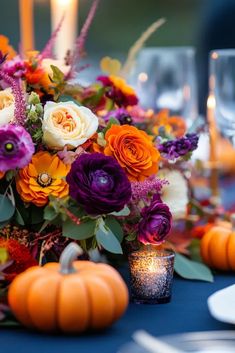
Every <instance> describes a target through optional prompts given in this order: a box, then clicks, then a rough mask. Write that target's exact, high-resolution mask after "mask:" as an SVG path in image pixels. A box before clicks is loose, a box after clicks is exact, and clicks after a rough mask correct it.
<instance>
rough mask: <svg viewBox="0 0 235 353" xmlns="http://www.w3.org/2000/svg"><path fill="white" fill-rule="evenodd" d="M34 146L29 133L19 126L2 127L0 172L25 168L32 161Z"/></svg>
mask: <svg viewBox="0 0 235 353" xmlns="http://www.w3.org/2000/svg"><path fill="white" fill-rule="evenodd" d="M33 153H34V144H33V141H32V138H31V136H30V135H29V133H28V132H27V131H26V130H25V129H24V128H23V127H22V126H19V125H11V124H7V125H3V126H1V127H0V171H1V172H6V171H8V170H11V169H16V168H23V167H25V166H26V165H27V164H29V162H30V161H31V158H32V155H33Z"/></svg>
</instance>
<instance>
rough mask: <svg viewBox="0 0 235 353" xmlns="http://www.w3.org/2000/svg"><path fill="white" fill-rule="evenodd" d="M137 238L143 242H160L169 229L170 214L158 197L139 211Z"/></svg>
mask: <svg viewBox="0 0 235 353" xmlns="http://www.w3.org/2000/svg"><path fill="white" fill-rule="evenodd" d="M141 216H142V219H141V221H140V223H139V231H138V233H139V234H138V240H139V241H140V242H141V243H143V244H156V245H157V244H161V243H162V242H163V241H164V239H165V238H166V236H167V234H168V233H169V232H170V230H171V222H172V215H171V212H170V210H169V207H168V206H167V205H166V204H165V203H163V202H162V201H161V200H160V198H159V197H154V198H153V200H152V202H151V204H150V206H146V207H144V208H143V209H142V211H141Z"/></svg>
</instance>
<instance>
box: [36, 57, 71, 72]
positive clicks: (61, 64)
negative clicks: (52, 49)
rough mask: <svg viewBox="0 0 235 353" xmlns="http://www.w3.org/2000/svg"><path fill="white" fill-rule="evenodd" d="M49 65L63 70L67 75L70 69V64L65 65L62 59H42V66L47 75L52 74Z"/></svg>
mask: <svg viewBox="0 0 235 353" xmlns="http://www.w3.org/2000/svg"><path fill="white" fill-rule="evenodd" d="M51 65H53V66H56V67H58V69H60V71H61V72H63V74H64V75H67V74H68V72H69V70H70V66H69V65H65V63H64V61H63V60H53V59H43V60H42V67H43V69H44V70H45V71H46V72H47V73H48V75H49V76H52V75H53V71H52V68H51Z"/></svg>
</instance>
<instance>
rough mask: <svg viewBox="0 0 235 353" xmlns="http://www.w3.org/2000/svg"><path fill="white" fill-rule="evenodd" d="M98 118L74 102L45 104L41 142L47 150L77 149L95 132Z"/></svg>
mask: <svg viewBox="0 0 235 353" xmlns="http://www.w3.org/2000/svg"><path fill="white" fill-rule="evenodd" d="M97 128H98V118H97V116H96V115H95V114H93V113H92V111H91V110H90V109H88V108H86V107H82V106H78V105H77V104H75V103H74V102H70V101H69V102H61V103H54V102H47V103H46V105H45V107H44V117H43V121H42V130H43V141H44V143H45V144H46V145H47V146H48V147H49V148H52V149H53V148H54V149H59V150H61V149H63V148H64V147H65V146H67V147H68V148H69V149H74V148H77V147H78V146H80V145H82V144H83V143H85V142H86V141H87V140H88V139H89V138H90V137H91V136H92V135H93V134H94V133H95V132H96V130H97Z"/></svg>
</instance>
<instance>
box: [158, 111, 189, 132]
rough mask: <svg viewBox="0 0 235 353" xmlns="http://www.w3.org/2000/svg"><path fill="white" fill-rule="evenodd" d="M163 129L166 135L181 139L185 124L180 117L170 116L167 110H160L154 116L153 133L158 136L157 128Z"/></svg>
mask: <svg viewBox="0 0 235 353" xmlns="http://www.w3.org/2000/svg"><path fill="white" fill-rule="evenodd" d="M162 126H163V127H164V128H165V131H166V132H167V133H170V134H172V135H174V136H175V137H182V136H184V134H185V133H186V129H187V126H186V122H185V120H184V119H183V118H182V117H181V116H170V115H169V110H168V109H162V110H161V111H160V112H159V113H158V114H157V116H156V123H155V125H154V127H153V132H154V133H155V134H156V135H158V133H159V128H161V127H162Z"/></svg>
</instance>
